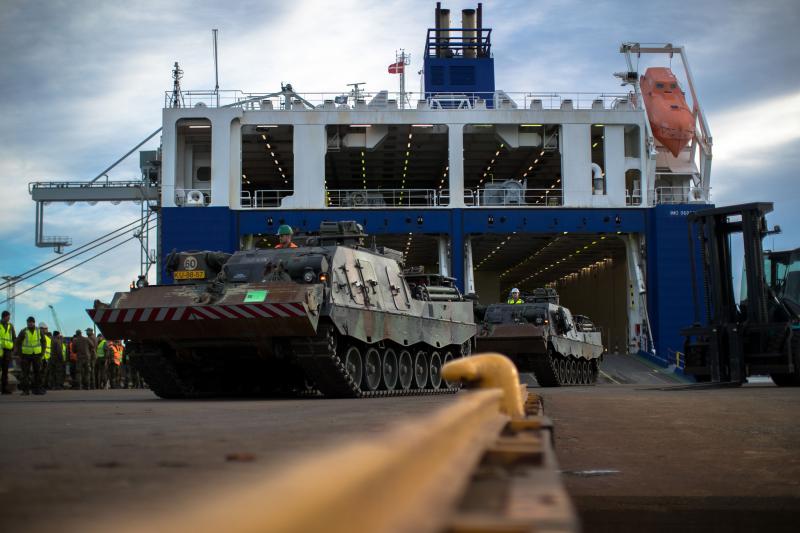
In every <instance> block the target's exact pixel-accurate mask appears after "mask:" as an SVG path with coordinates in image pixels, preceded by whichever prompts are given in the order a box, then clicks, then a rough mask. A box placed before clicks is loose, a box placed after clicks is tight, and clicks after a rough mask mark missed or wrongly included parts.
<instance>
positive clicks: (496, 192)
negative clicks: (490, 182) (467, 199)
mask: <svg viewBox="0 0 800 533" xmlns="http://www.w3.org/2000/svg"><path fill="white" fill-rule="evenodd" d="M476 193H477V194H476V205H478V206H481V207H484V206H497V207H555V206H561V205H564V191H563V189H560V188H556V187H550V188H543V189H478V190H477V191H476Z"/></svg>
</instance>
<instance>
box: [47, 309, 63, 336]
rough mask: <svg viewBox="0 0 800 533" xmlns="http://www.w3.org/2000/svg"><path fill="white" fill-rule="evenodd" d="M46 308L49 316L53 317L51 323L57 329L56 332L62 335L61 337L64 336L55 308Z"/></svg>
mask: <svg viewBox="0 0 800 533" xmlns="http://www.w3.org/2000/svg"><path fill="white" fill-rule="evenodd" d="M47 307H49V308H50V314H51V315H53V322H55V325H56V327H57V328H58V331H60V332H61V333H62V335H63V334H64V328H63V327H62V326H61V321H60V320H59V319H58V313H56V308H55V307H53V306H52V305H48V306H47Z"/></svg>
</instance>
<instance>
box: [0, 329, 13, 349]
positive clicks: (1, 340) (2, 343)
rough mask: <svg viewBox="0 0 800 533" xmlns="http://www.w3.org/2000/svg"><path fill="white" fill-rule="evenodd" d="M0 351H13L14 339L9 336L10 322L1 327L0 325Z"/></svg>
mask: <svg viewBox="0 0 800 533" xmlns="http://www.w3.org/2000/svg"><path fill="white" fill-rule="evenodd" d="M0 349H3V350H13V349H14V337H12V336H11V322H9V323H8V324H6V325H5V327H4V326H3V324H0Z"/></svg>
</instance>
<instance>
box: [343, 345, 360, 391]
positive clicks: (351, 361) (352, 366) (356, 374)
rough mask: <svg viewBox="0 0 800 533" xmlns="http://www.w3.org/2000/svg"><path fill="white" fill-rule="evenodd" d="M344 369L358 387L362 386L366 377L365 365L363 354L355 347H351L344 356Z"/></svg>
mask: <svg viewBox="0 0 800 533" xmlns="http://www.w3.org/2000/svg"><path fill="white" fill-rule="evenodd" d="M344 368H345V370H346V371H347V374H348V375H349V376H350V378H351V379H352V380H353V383H355V384H356V385H360V384H361V378H362V377H363V375H364V365H363V363H362V361H361V352H360V351H359V350H358V348H356V347H355V346H350V347H349V348H347V351H346V352H345V354H344Z"/></svg>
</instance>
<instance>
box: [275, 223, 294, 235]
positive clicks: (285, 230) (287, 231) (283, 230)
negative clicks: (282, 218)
mask: <svg viewBox="0 0 800 533" xmlns="http://www.w3.org/2000/svg"><path fill="white" fill-rule="evenodd" d="M293 233H294V231H292V227H291V226H290V225H288V224H281V227H279V228H278V235H292V234H293Z"/></svg>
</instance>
